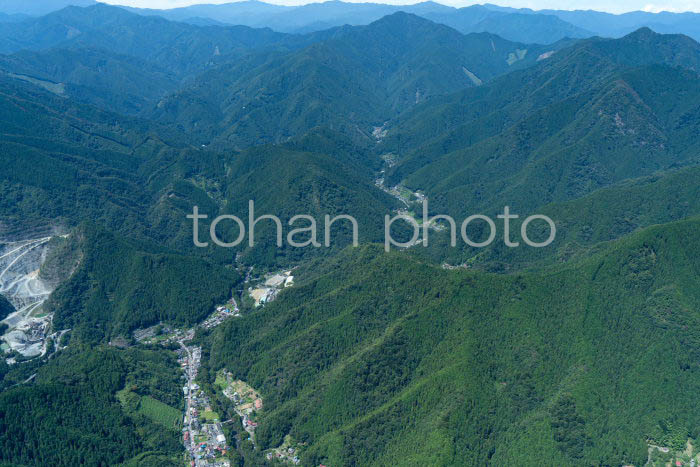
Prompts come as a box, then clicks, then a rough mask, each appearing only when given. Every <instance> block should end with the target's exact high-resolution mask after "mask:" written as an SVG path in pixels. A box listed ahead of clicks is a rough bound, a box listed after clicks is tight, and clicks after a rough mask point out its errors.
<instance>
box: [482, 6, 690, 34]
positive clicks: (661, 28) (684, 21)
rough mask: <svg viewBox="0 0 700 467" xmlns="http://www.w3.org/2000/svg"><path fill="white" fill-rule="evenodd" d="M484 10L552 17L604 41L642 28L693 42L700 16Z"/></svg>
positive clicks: (583, 11)
mask: <svg viewBox="0 0 700 467" xmlns="http://www.w3.org/2000/svg"><path fill="white" fill-rule="evenodd" d="M484 6H485V7H487V8H489V9H491V10H495V11H501V12H505V13H521V14H529V15H553V16H556V17H558V18H560V19H562V20H563V21H566V22H568V23H570V24H572V25H575V26H577V27H579V28H583V29H586V30H588V31H593V32H594V33H595V34H597V35H600V36H604V37H621V36H624V35H626V34H629V33H630V32H632V31H635V30H637V29H639V28H642V27H649V28H652V29H653V30H654V31H656V32H659V33H662V34H678V33H682V34H686V35H688V36H691V37H693V38H694V39H695V40H700V14H698V13H697V12H695V13H694V12H692V11H686V12H683V13H672V12H668V11H661V12H658V13H651V12H648V11H630V12H628V13H623V14H619V15H616V14H612V13H606V12H603V11H595V10H537V11H533V10H530V9H527V8H520V9H516V8H504V7H499V6H496V5H490V4H487V5H484Z"/></svg>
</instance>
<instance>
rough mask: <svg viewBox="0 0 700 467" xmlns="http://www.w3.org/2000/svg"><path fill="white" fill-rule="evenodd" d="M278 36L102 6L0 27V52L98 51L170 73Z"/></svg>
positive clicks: (201, 65)
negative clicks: (150, 64)
mask: <svg viewBox="0 0 700 467" xmlns="http://www.w3.org/2000/svg"><path fill="white" fill-rule="evenodd" d="M283 37H285V36H284V35H283V34H279V33H275V32H273V31H271V30H269V29H251V28H248V27H245V26H227V27H220V26H194V25H190V24H185V23H177V22H172V21H167V20H165V19H162V18H158V17H144V16H140V15H135V14H133V13H129V12H128V11H126V10H124V9H122V8H118V7H112V6H108V5H105V4H98V5H95V6H91V7H87V8H79V7H72V6H71V7H67V8H64V9H62V10H59V11H56V12H54V13H51V14H48V15H46V16H41V17H39V18H36V19H34V18H33V19H29V20H26V21H22V22H19V23H0V52H2V53H12V52H15V51H17V50H21V49H31V50H41V49H48V48H52V47H61V48H101V49H106V50H108V51H110V52H113V53H116V54H122V55H130V56H133V57H137V58H140V59H143V60H147V61H149V62H151V63H153V64H155V65H158V66H159V67H161V68H163V69H166V70H168V71H170V72H172V73H179V74H180V75H182V74H183V73H187V72H193V71H196V70H201V69H202V68H205V67H206V66H207V65H208V64H209V63H210V62H212V61H215V60H216V59H217V57H218V56H220V55H230V54H234V56H235V55H241V54H242V53H244V52H246V51H248V50H250V49H251V48H254V47H259V46H263V45H269V44H273V43H275V42H278V41H280V40H281V39H282V38H283Z"/></svg>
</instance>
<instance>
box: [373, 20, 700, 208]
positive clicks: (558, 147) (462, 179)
mask: <svg viewBox="0 0 700 467" xmlns="http://www.w3.org/2000/svg"><path fill="white" fill-rule="evenodd" d="M699 63H700V45H698V43H696V42H695V41H693V40H692V39H689V38H687V37H684V36H663V35H658V34H655V33H653V32H651V31H650V30H648V29H647V30H644V29H642V30H640V31H637V32H635V33H633V34H631V35H629V36H626V37H625V38H623V39H618V40H591V41H588V42H584V43H581V44H577V45H574V46H573V47H571V48H569V49H565V50H564V51H561V52H559V53H556V54H554V55H553V56H552V57H551V58H549V59H547V60H546V61H543V62H542V63H540V64H538V65H536V66H534V67H532V68H529V69H526V70H524V71H521V72H515V73H512V74H509V75H507V76H505V77H503V78H499V79H497V80H495V81H494V82H493V83H491V84H489V85H487V86H484V87H483V88H479V89H475V90H467V91H465V92H463V93H461V94H459V95H456V96H450V97H445V98H438V99H435V100H432V101H430V102H428V103H427V104H426V105H424V106H421V107H419V108H416V110H415V111H414V112H413V114H412V115H410V116H409V117H408V118H406V119H405V120H403V121H400V120H398V119H397V120H395V121H394V122H392V124H390V126H391V129H390V130H389V137H388V138H387V139H386V140H385V141H386V142H385V146H384V147H385V150H386V151H392V150H396V151H398V153H399V162H398V164H397V165H396V167H394V168H393V169H392V171H391V172H390V180H391V182H392V183H398V182H400V181H402V180H403V181H404V183H405V184H406V185H407V186H408V187H409V188H414V189H423V190H425V192H426V193H428V194H429V195H432V198H433V202H434V203H436V207H437V208H438V209H440V208H441V209H443V210H444V209H447V210H449V211H450V212H457V210H459V209H462V210H464V209H465V208H467V209H473V208H480V209H490V208H493V207H494V206H496V205H500V206H502V205H503V201H505V200H510V201H509V203H510V204H511V205H515V206H517V207H518V208H525V209H532V208H534V207H537V206H541V205H542V204H546V203H548V202H552V201H562V200H566V199H571V198H576V197H579V196H582V195H585V194H586V193H588V192H591V191H593V190H595V189H597V188H600V187H603V186H606V185H610V184H613V183H616V182H618V181H621V180H623V179H627V178H635V177H639V176H642V175H649V174H651V173H653V172H655V171H658V170H663V169H667V168H671V167H674V166H679V165H683V164H691V163H697V154H698V148H697V141H696V140H695V138H693V137H692V135H693V134H696V132H697V127H696V126H695V125H697V118H695V117H694V116H695V115H697V112H698V109H700V100H699V99H700V87H699V86H700V78H699V77H698V74H697V71H696V70H698V69H699V68H698V64H699ZM681 67H682V68H681ZM684 68H687V69H684ZM516 83H517V86H516ZM542 83H546V84H545V85H542ZM671 103H673V104H671ZM487 109H488V110H487ZM403 118H404V117H402V119H403ZM399 138H400V139H399ZM399 142H400V143H401V145H402V147H399V146H398V144H399ZM406 148H408V149H406Z"/></svg>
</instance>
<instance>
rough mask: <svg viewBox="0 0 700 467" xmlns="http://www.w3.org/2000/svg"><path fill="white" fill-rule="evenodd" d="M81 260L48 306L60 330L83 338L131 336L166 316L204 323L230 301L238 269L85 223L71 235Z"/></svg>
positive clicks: (180, 321) (169, 319)
mask: <svg viewBox="0 0 700 467" xmlns="http://www.w3.org/2000/svg"><path fill="white" fill-rule="evenodd" d="M71 241H72V242H75V246H74V247H73V249H74V250H77V251H79V262H78V264H77V265H76V267H75V272H74V273H73V275H72V276H71V277H70V278H69V279H68V280H67V281H65V282H64V283H63V284H61V285H60V286H59V287H58V289H56V291H55V292H54V293H53V294H52V296H51V298H50V301H49V302H48V304H47V305H46V308H47V310H49V311H51V312H55V316H54V323H55V325H56V327H57V329H73V330H74V331H73V332H74V334H75V335H77V336H79V338H80V339H81V340H89V341H100V340H103V339H105V338H106V337H107V338H109V337H115V336H129V335H130V333H131V331H133V330H134V329H136V328H139V327H141V328H143V327H147V326H150V325H153V324H157V323H158V322H161V321H165V322H169V323H175V324H178V325H192V324H195V323H198V322H200V321H202V320H204V318H206V317H207V316H208V315H209V314H211V310H212V309H213V307H214V305H216V304H217V303H222V302H225V301H226V300H228V299H229V298H230V297H231V295H232V291H233V289H234V288H235V287H236V284H237V282H238V281H239V280H240V278H239V276H238V274H237V273H236V272H235V271H234V270H231V269H230V268H226V267H223V266H217V265H214V264H211V263H209V262H207V261H205V260H203V259H198V258H193V257H191V256H184V255H176V254H172V253H164V252H162V251H159V250H157V249H156V250H155V251H154V250H153V249H149V247H148V246H145V245H139V244H135V243H133V242H129V241H126V240H124V239H120V238H117V237H115V236H114V235H113V234H110V233H109V232H106V231H104V230H103V229H101V228H99V227H95V226H92V225H83V226H80V227H79V228H78V229H76V230H75V231H74V233H73V234H72V238H71Z"/></svg>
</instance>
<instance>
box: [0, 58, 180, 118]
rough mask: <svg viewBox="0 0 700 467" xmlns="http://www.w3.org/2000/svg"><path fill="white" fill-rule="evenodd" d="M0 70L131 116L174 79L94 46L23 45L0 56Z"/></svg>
mask: <svg viewBox="0 0 700 467" xmlns="http://www.w3.org/2000/svg"><path fill="white" fill-rule="evenodd" d="M0 70H3V71H4V72H5V73H6V74H8V75H10V76H12V77H16V78H18V79H24V80H26V81H30V82H34V83H36V84H39V85H41V86H44V87H46V88H47V89H49V90H51V91H53V92H55V93H56V94H60V95H66V96H70V97H72V98H75V99H78V100H81V101H84V102H89V103H92V104H94V105H97V106H98V107H101V108H103V109H108V110H114V111H117V112H119V113H122V114H131V115H135V114H138V113H139V112H141V111H142V110H144V109H149V108H150V107H152V106H153V105H155V104H156V103H157V102H158V101H159V100H160V99H161V98H163V97H164V96H165V95H166V94H168V93H170V92H173V91H175V90H176V89H177V88H178V85H179V81H180V80H179V79H178V76H177V75H176V74H175V73H172V72H170V71H168V70H166V69H163V68H160V67H159V66H157V65H154V64H152V63H150V62H148V61H145V60H141V59H137V58H135V57H133V56H128V55H119V54H115V53H112V52H108V51H106V50H104V49H97V48H95V49H89V48H68V49H51V50H48V51H28V50H23V51H20V52H17V53H15V54H12V55H6V56H0Z"/></svg>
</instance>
